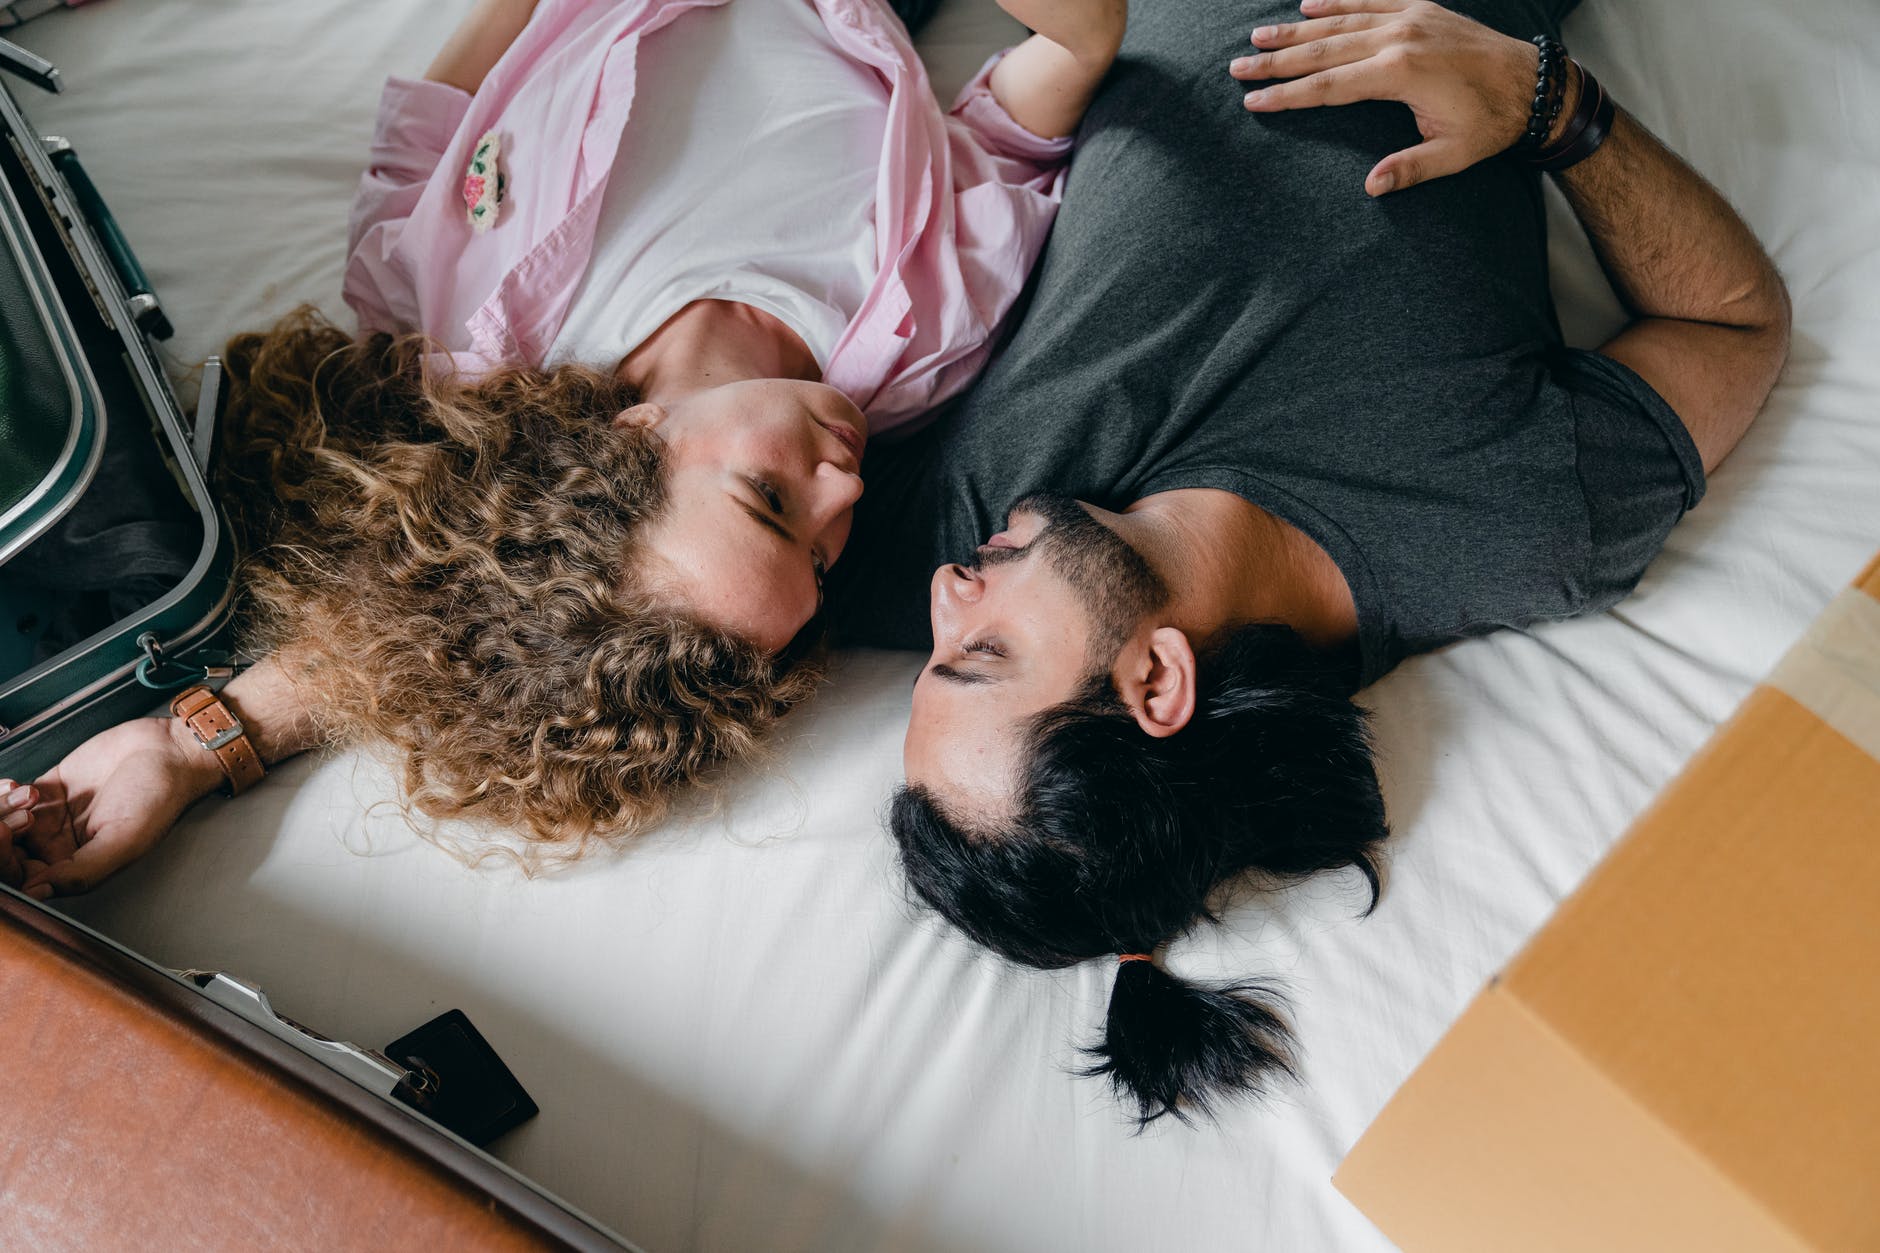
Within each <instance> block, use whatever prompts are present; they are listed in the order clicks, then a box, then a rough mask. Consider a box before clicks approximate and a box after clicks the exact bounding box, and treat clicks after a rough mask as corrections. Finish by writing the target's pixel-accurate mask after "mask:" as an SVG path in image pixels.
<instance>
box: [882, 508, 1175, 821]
mask: <svg viewBox="0 0 1880 1253" xmlns="http://www.w3.org/2000/svg"><path fill="white" fill-rule="evenodd" d="M1006 523H1007V525H1006V529H1005V530H1004V531H1001V532H1000V533H999V534H997V535H994V536H993V537H992V538H991V539H990V540H988V541H987V542H986V543H985V544H984V545H983V546H982V547H980V549H979V550H978V552H977V554H976V556H975V557H974V560H973V561H972V562H971V563H970V564H967V565H951V566H942V567H941V568H940V569H938V570H936V571H934V576H933V585H932V591H931V599H930V613H931V617H932V622H933V640H934V651H933V656H932V657H931V658H930V659H929V661H928V664H927V668H926V669H925V670H923V671H922V672H921V676H920V678H919V679H918V680H917V681H916V682H915V684H914V712H913V717H912V718H911V720H910V721H909V723H908V728H907V741H906V743H905V745H904V747H903V750H902V760H903V764H904V766H905V767H906V770H907V778H908V782H909V783H911V784H914V785H917V786H920V787H924V788H926V789H927V790H928V791H930V792H932V793H934V794H935V795H936V796H937V797H939V798H940V799H941V800H942V802H943V803H944V804H946V805H947V806H948V808H949V809H952V810H953V811H954V812H956V813H960V814H962V815H978V816H983V817H986V818H991V817H993V816H996V815H1002V814H1005V813H1008V812H1009V810H1010V807H1011V798H1012V796H1013V795H1014V794H1015V792H1016V789H1017V786H1018V782H1019V775H1020V766H1021V764H1022V763H1021V761H1020V755H1021V753H1022V751H1023V735H1024V729H1025V727H1026V725H1027V723H1028V722H1029V721H1030V719H1031V718H1032V717H1033V716H1034V715H1036V714H1038V713H1040V712H1042V711H1043V710H1045V709H1048V708H1050V707H1051V706H1053V705H1057V704H1061V703H1063V702H1064V701H1066V700H1068V699H1070V698H1071V697H1072V696H1073V695H1074V694H1075V693H1076V692H1077V691H1078V690H1079V689H1080V688H1082V687H1083V686H1084V685H1085V684H1086V682H1087V681H1088V680H1089V679H1090V678H1091V677H1092V676H1093V675H1095V674H1100V673H1104V672H1107V671H1108V669H1109V666H1110V663H1111V661H1112V660H1113V659H1114V658H1115V656H1116V653H1117V650H1118V649H1119V648H1120V647H1121V646H1122V644H1123V643H1124V641H1125V640H1126V639H1127V638H1128V636H1129V635H1130V633H1131V632H1132V631H1133V630H1134V629H1135V628H1136V627H1137V626H1138V625H1139V624H1140V623H1141V622H1142V620H1143V618H1144V616H1145V615H1146V614H1148V613H1149V612H1150V611H1151V610H1153V609H1155V608H1157V607H1158V606H1160V605H1161V604H1163V603H1164V602H1165V601H1166V600H1167V590H1166V588H1165V587H1164V586H1163V584H1162V582H1161V580H1160V579H1158V578H1157V577H1156V575H1155V572H1154V571H1153V570H1152V569H1150V567H1149V565H1148V563H1147V562H1145V561H1144V560H1143V559H1142V557H1141V556H1140V555H1139V554H1138V553H1137V552H1136V551H1135V550H1134V549H1133V548H1131V547H1130V546H1129V545H1128V544H1127V543H1125V542H1124V541H1123V540H1122V539H1121V538H1120V537H1119V536H1118V535H1117V534H1116V533H1115V532H1114V531H1112V530H1110V528H1109V527H1107V526H1105V525H1104V524H1103V523H1102V522H1100V521H1098V520H1097V519H1096V517H1094V516H1093V515H1092V514H1091V512H1090V511H1089V510H1088V509H1087V508H1086V507H1085V506H1084V505H1082V504H1080V503H1078V502H1077V501H1074V500H1072V499H1070V498H1069V497H1065V496H1031V497H1027V498H1026V499H1024V500H1022V501H1020V502H1019V503H1018V504H1017V505H1015V506H1014V507H1013V509H1012V511H1011V513H1010V514H1009V515H1008V516H1007V519H1006Z"/></svg>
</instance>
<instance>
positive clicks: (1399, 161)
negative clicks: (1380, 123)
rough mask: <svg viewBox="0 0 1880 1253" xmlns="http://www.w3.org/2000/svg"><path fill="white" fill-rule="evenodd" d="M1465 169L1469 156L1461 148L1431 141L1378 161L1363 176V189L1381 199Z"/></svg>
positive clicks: (1439, 141)
mask: <svg viewBox="0 0 1880 1253" xmlns="http://www.w3.org/2000/svg"><path fill="white" fill-rule="evenodd" d="M1468 166H1469V160H1468V156H1467V154H1466V153H1464V152H1463V151H1462V150H1461V146H1460V145H1458V144H1457V143H1455V142H1454V141H1453V140H1446V139H1432V140H1430V141H1429V142H1427V143H1421V144H1417V145H1416V146H1414V147H1410V148H1405V149H1404V150H1403V151H1402V152H1393V153H1391V154H1390V155H1389V156H1388V157H1385V158H1384V159H1383V160H1382V161H1379V162H1378V163H1377V164H1376V165H1375V166H1373V167H1372V168H1371V172H1370V173H1369V174H1367V175H1365V178H1364V190H1366V191H1368V192H1370V193H1371V194H1372V195H1373V196H1382V195H1385V194H1387V193H1389V192H1393V191H1402V190H1403V189H1404V188H1406V187H1415V186H1416V185H1417V184H1418V183H1427V182H1429V181H1430V180H1431V179H1433V178H1442V177H1444V176H1445V175H1449V174H1454V173H1456V172H1457V171H1458V170H1464V169H1467V168H1468Z"/></svg>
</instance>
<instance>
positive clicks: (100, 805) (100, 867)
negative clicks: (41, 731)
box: [0, 718, 222, 901]
mask: <svg viewBox="0 0 1880 1253" xmlns="http://www.w3.org/2000/svg"><path fill="white" fill-rule="evenodd" d="M185 740H188V741H189V742H187V743H185ZM221 782H222V770H221V767H219V766H218V765H217V764H216V760H215V757H214V755H213V754H211V753H208V752H205V751H204V750H203V749H202V747H201V746H200V745H198V744H196V743H195V742H194V741H193V739H190V738H189V732H188V729H187V728H186V727H184V726H183V724H182V722H181V721H180V720H179V719H175V718H139V719H137V720H135V721H133V722H126V723H123V724H121V725H119V726H115V727H112V728H111V729H110V730H108V731H103V732H100V733H99V734H97V735H95V736H93V737H92V738H91V739H89V740H86V741H85V742H84V743H83V744H80V745H79V746H78V747H77V748H75V749H73V750H72V751H71V753H70V754H69V755H68V756H67V757H66V758H65V760H64V761H62V762H60V763H59V764H58V765H57V766H54V767H53V768H52V769H51V770H50V771H49V772H47V773H46V774H44V775H42V776H41V777H40V778H38V779H37V780H35V781H34V782H33V783H31V784H30V785H22V784H17V783H15V781H13V780H11V779H0V831H3V832H4V834H0V878H4V879H5V881H6V882H8V883H12V884H15V885H17V886H19V887H20V888H21V889H22V890H24V891H25V892H26V894H27V895H28V896H31V897H33V898H34V899H36V900H42V901H43V900H45V899H46V898H47V897H49V896H52V895H54V894H55V893H57V894H60V895H66V894H70V893H74V892H84V891H87V890H89V889H91V888H94V887H96V886H98V884H100V883H102V882H103V881H104V880H105V879H106V878H108V877H109V876H111V875H112V874H115V873H116V872H117V871H119V870H121V869H123V868H124V867H125V866H127V865H129V864H130V863H131V862H133V861H135V860H137V858H139V857H141V856H143V855H144V854H145V853H146V852H148V851H150V849H151V848H152V847H153V846H154V845H155V844H156V843H157V841H158V840H160V839H162V838H163V836H164V834H165V833H166V832H168V831H169V829H170V828H171V827H172V826H174V825H176V820H177V819H178V818H180V817H182V815H183V811H184V810H186V809H188V808H189V807H190V806H191V805H193V804H195V803H196V801H197V800H199V799H201V798H202V797H204V796H207V795H208V794H209V793H210V792H212V791H214V790H215V789H216V788H217V787H218V786H219V785H220V784H221Z"/></svg>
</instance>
